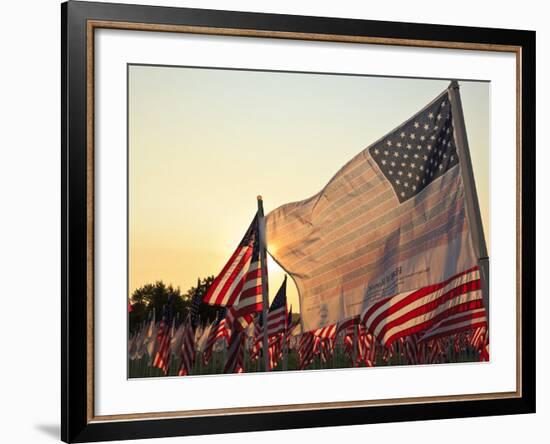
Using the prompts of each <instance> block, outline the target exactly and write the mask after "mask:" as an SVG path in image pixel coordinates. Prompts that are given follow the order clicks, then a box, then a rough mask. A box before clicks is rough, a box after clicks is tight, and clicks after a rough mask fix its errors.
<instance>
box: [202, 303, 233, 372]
mask: <svg viewBox="0 0 550 444" xmlns="http://www.w3.org/2000/svg"><path fill="white" fill-rule="evenodd" d="M226 312H227V309H226V308H222V309H221V310H219V311H218V314H217V316H216V319H215V320H214V323H213V325H212V328H211V329H210V333H209V335H208V338H207V340H206V343H205V346H204V351H203V353H202V362H203V363H204V365H208V363H209V362H210V358H211V357H212V349H213V348H214V344H215V343H216V342H217V341H218V340H219V339H224V338H225V339H226V341H227V342H229V335H228V331H229V330H228V329H227V328H226V320H225V315H226Z"/></svg>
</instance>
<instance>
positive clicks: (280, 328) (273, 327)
mask: <svg viewBox="0 0 550 444" xmlns="http://www.w3.org/2000/svg"><path fill="white" fill-rule="evenodd" d="M287 317H288V311H287V308H286V305H285V306H283V307H280V308H277V309H275V310H273V311H269V312H268V313H267V335H268V336H269V337H271V336H275V335H277V334H279V333H281V332H284V331H285V330H286V328H287V325H286V324H287Z"/></svg>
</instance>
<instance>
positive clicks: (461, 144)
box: [449, 80, 489, 325]
mask: <svg viewBox="0 0 550 444" xmlns="http://www.w3.org/2000/svg"><path fill="white" fill-rule="evenodd" d="M449 97H450V99H451V107H452V110H453V124H454V129H455V137H456V144H457V149H458V155H459V156H460V165H461V167H460V172H461V175H462V182H463V184H464V194H465V198H466V214H467V216H468V223H469V226H470V233H471V236H472V243H473V247H474V252H475V254H476V256H477V258H478V262H479V269H480V272H481V288H482V296H483V304H484V305H485V310H486V313H487V325H489V255H488V253H487V245H486V243H485V235H484V233H483V225H482V223H481V213H480V210H479V202H478V199H477V192H476V184H475V180H474V171H473V168H472V159H471V157H470V148H469V146H468V137H467V135H466V124H465V123H464V112H463V110H462V101H461V99H460V87H459V85H458V82H457V81H456V80H453V81H452V82H451V84H450V85H449Z"/></svg>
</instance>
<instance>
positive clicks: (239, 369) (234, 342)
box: [223, 331, 245, 373]
mask: <svg viewBox="0 0 550 444" xmlns="http://www.w3.org/2000/svg"><path fill="white" fill-rule="evenodd" d="M244 339H245V334H244V332H243V331H235V332H233V334H232V335H231V339H230V340H229V345H228V347H227V359H226V361H225V366H224V368H223V372H224V373H243V372H244Z"/></svg>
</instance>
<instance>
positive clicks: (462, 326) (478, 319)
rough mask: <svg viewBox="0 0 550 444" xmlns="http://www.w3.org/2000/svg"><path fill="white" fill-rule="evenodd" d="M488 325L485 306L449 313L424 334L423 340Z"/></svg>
mask: <svg viewBox="0 0 550 444" xmlns="http://www.w3.org/2000/svg"><path fill="white" fill-rule="evenodd" d="M486 327H487V315H486V312H485V308H484V307H480V308H474V309H470V310H466V311H461V312H459V313H457V314H453V315H449V316H446V317H444V318H443V320H442V321H440V322H438V323H437V324H435V325H434V326H433V327H431V328H430V329H429V330H428V331H426V332H425V333H424V334H423V335H422V341H429V340H430V339H436V338H440V337H443V336H449V335H452V334H457V333H461V332H464V331H468V330H476V331H477V330H479V329H482V328H486Z"/></svg>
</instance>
